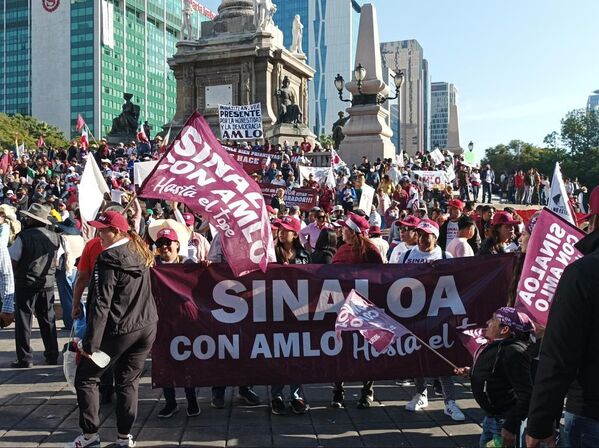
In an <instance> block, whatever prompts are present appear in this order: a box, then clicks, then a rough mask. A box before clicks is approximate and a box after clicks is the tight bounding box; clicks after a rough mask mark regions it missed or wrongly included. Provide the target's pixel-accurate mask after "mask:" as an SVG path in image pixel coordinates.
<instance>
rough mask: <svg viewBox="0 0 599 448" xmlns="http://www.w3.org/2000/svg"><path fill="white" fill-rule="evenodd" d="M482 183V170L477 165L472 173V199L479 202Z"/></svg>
mask: <svg viewBox="0 0 599 448" xmlns="http://www.w3.org/2000/svg"><path fill="white" fill-rule="evenodd" d="M481 184H482V181H481V178H480V170H479V169H478V168H476V167H474V168H472V173H470V185H472V200H473V201H474V202H478V194H479V192H480V186H481Z"/></svg>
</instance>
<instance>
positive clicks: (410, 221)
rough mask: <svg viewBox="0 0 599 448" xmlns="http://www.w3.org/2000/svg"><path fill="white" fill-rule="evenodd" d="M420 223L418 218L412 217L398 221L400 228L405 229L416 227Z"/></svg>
mask: <svg viewBox="0 0 599 448" xmlns="http://www.w3.org/2000/svg"><path fill="white" fill-rule="evenodd" d="M419 222H420V218H418V217H417V216H414V215H410V216H406V217H405V219H403V220H402V221H399V223H400V224H401V225H402V226H406V227H416V226H417V225H418V223H419Z"/></svg>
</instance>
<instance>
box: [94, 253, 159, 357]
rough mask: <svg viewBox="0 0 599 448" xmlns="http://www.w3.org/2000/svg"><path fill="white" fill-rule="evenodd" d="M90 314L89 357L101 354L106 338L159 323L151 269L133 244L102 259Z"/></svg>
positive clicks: (98, 262) (99, 257) (95, 268)
mask: <svg viewBox="0 0 599 448" xmlns="http://www.w3.org/2000/svg"><path fill="white" fill-rule="evenodd" d="M88 312H89V317H88V322H87V329H86V333H85V336H84V338H83V349H84V350H85V352H87V353H94V352H96V351H98V349H99V348H100V346H101V344H102V340H103V339H104V337H105V336H106V337H114V336H120V335H124V334H128V333H132V332H134V331H138V330H141V329H143V328H146V327H148V326H150V325H154V324H155V323H156V322H157V321H158V314H157V311H156V303H155V302H154V296H153V295H152V290H151V281H150V268H149V267H147V266H146V265H145V264H144V262H143V260H142V259H141V258H140V257H139V255H137V252H135V250H134V247H133V243H132V242H131V241H128V242H126V243H124V244H120V245H119V244H118V243H117V245H113V246H111V247H109V248H108V249H106V250H104V251H103V252H102V253H101V254H100V255H99V256H98V259H97V261H96V265H95V267H94V277H93V280H92V282H91V285H90V296H89V298H88Z"/></svg>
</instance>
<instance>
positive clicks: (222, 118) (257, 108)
mask: <svg viewBox="0 0 599 448" xmlns="http://www.w3.org/2000/svg"><path fill="white" fill-rule="evenodd" d="M218 121H219V124H220V135H221V138H222V139H224V140H259V139H262V138H263V137H264V132H263V131H262V105H261V104H260V103H256V104H248V105H247V106H227V105H224V104H219V106H218Z"/></svg>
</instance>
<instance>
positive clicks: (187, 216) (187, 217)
mask: <svg viewBox="0 0 599 448" xmlns="http://www.w3.org/2000/svg"><path fill="white" fill-rule="evenodd" d="M183 221H185V224H187V225H188V226H193V225H194V223H195V222H196V219H195V218H194V217H193V213H183Z"/></svg>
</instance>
